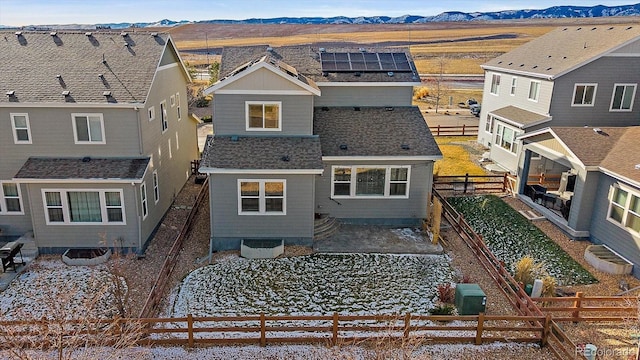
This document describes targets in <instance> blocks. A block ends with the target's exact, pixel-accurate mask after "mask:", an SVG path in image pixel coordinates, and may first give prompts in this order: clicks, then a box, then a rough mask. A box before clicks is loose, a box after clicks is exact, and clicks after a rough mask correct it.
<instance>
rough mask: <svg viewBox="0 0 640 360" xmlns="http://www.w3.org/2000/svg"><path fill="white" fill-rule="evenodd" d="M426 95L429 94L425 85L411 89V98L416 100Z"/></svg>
mask: <svg viewBox="0 0 640 360" xmlns="http://www.w3.org/2000/svg"><path fill="white" fill-rule="evenodd" d="M427 96H429V89H428V88H426V87H419V88H416V89H415V90H414V91H413V98H414V99H416V100H417V99H422V98H424V97H427Z"/></svg>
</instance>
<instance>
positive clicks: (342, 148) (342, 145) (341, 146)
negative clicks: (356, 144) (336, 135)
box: [340, 144, 349, 150]
mask: <svg viewBox="0 0 640 360" xmlns="http://www.w3.org/2000/svg"><path fill="white" fill-rule="evenodd" d="M347 149H349V147H348V146H347V144H340V150H347Z"/></svg>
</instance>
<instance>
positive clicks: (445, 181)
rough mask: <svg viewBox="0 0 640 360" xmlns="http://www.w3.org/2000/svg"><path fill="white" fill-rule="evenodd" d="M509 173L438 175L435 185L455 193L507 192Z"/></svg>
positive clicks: (434, 181) (434, 178)
mask: <svg viewBox="0 0 640 360" xmlns="http://www.w3.org/2000/svg"><path fill="white" fill-rule="evenodd" d="M507 179H508V174H504V175H469V174H468V173H467V174H464V175H437V176H434V177H433V186H434V188H435V189H437V190H453V192H455V193H458V192H460V193H463V194H467V193H473V192H475V191H483V192H505V191H506V190H507V189H508V186H509V183H508V180H507Z"/></svg>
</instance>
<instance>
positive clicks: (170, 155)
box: [167, 138, 173, 159]
mask: <svg viewBox="0 0 640 360" xmlns="http://www.w3.org/2000/svg"><path fill="white" fill-rule="evenodd" d="M167 146H168V147H169V159H172V158H173V151H171V138H169V139H167Z"/></svg>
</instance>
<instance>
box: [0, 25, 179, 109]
mask: <svg viewBox="0 0 640 360" xmlns="http://www.w3.org/2000/svg"><path fill="white" fill-rule="evenodd" d="M16 34H19V35H16ZM89 34H90V35H89ZM125 34H126V35H125ZM152 34H155V36H154V35H152ZM0 37H4V40H2V41H0V92H1V93H0V104H2V103H62V104H64V103H104V104H107V103H144V102H145V101H146V98H147V94H148V92H149V89H150V87H151V83H152V82H153V79H154V75H155V73H156V70H157V68H158V67H159V66H160V65H162V64H164V63H163V61H164V62H167V61H168V60H167V57H175V58H176V59H179V55H178V54H177V51H175V48H174V47H173V44H172V42H171V40H170V38H169V36H168V35H166V34H158V33H150V32H129V33H124V32H123V33H117V32H102V31H94V32H87V33H85V32H71V31H69V32H67V31H65V32H61V31H57V32H51V33H50V32H36V31H19V32H6V31H5V32H0ZM125 44H126V45H125ZM168 44H169V45H170V46H168ZM167 51H170V52H171V54H166V55H165V53H166V52H167ZM163 56H164V59H165V60H163ZM177 61H179V60H177ZM181 66H182V67H183V65H181ZM183 70H184V71H185V77H187V78H188V76H189V75H188V73H186V69H184V67H183ZM100 75H102V76H100ZM11 92H13V96H8V94H10V93H11ZM63 92H68V95H67V96H65V95H63Z"/></svg>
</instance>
